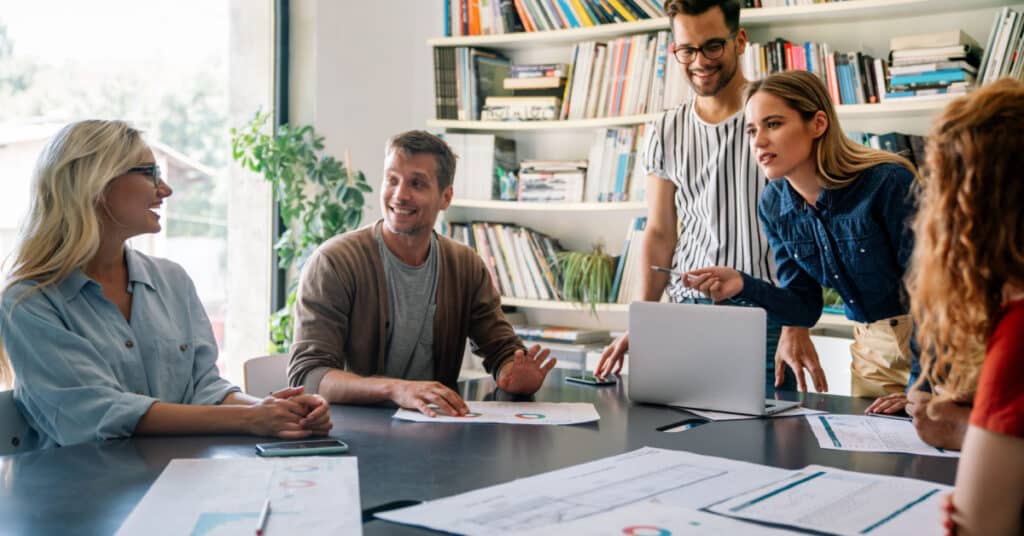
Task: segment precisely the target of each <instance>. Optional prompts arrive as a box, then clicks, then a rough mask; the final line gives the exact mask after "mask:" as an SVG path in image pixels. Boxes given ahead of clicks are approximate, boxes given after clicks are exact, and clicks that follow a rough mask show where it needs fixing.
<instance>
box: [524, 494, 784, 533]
mask: <svg viewBox="0 0 1024 536" xmlns="http://www.w3.org/2000/svg"><path fill="white" fill-rule="evenodd" d="M512 534H513V535H514V536H565V535H566V534H572V535H573V536H642V535H651V536H663V535H671V536H677V535H684V534H685V535H695V536H696V535H702V536H735V535H737V534H742V535H744V536H779V535H782V534H798V533H796V532H794V531H789V530H785V529H775V528H771V527H765V526H761V525H757V524H754V523H747V522H745V521H740V520H737V519H732V518H729V517H724V516H720V515H715V514H709V513H707V512H700V511H697V510H693V509H690V508H679V507H671V506H664V505H660V504H657V503H653V502H647V501H645V502H639V503H633V504H630V505H628V506H623V507H622V508H616V509H614V510H609V511H607V512H603V513H600V514H596V515H592V516H590V517H584V518H581V519H577V520H575V521H569V522H567V523H561V524H558V525H548V526H546V527H539V528H536V529H532V530H526V531H522V532H514V533H512Z"/></svg>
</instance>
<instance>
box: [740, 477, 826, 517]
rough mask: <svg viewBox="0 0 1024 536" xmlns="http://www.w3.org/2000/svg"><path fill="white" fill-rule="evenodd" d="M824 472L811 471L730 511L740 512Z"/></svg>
mask: <svg viewBox="0 0 1024 536" xmlns="http://www.w3.org/2000/svg"><path fill="white" fill-rule="evenodd" d="M824 474H825V471H818V472H817V473H811V474H810V475H808V476H805V477H804V478H801V479H800V480H797V481H796V482H792V483H790V484H786V485H785V486H782V487H781V488H779V489H776V490H774V491H772V492H770V493H766V494H764V495H762V496H760V497H755V498H753V499H750V500H749V501H747V502H745V503H743V504H738V505H736V506H733V507H732V508H730V509H729V511H730V512H739V511H740V510H743V509H745V508H747V507H749V506H753V505H755V504H757V503H759V502H761V501H763V500H765V499H769V498H771V497H774V496H776V495H778V494H780V493H782V492H784V491H787V490H790V489H793V488H795V487H797V486H799V485H800V484H803V483H805V482H807V481H810V480H814V479H815V478H818V477H819V476H822V475H824Z"/></svg>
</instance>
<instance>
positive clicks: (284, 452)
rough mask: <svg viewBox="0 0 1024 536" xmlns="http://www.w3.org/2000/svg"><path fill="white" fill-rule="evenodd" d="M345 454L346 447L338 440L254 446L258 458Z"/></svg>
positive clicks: (314, 440) (305, 440)
mask: <svg viewBox="0 0 1024 536" xmlns="http://www.w3.org/2000/svg"><path fill="white" fill-rule="evenodd" d="M346 452H348V445H347V444H346V443H345V442H344V441H341V440H339V439H304V440H302V441H281V442H277V443H260V444H258V445H256V454H258V455H260V456H315V455H318V454H344V453H346Z"/></svg>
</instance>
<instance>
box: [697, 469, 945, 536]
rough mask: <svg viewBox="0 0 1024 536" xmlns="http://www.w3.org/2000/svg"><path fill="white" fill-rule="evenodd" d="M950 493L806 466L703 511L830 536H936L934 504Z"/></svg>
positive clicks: (938, 527) (925, 484) (926, 485)
mask: <svg viewBox="0 0 1024 536" xmlns="http://www.w3.org/2000/svg"><path fill="white" fill-rule="evenodd" d="M952 490H953V488H951V487H950V486H944V485H941V484H935V483H932V482H926V481H923V480H914V479H910V478H900V477H892V476H879V475H869V474H863V473H854V472H851V471H842V470H839V469H832V468H829V467H821V466H816V465H810V466H807V467H805V468H804V469H803V470H801V471H800V472H799V474H796V475H793V476H792V477H790V478H788V479H786V480H785V481H783V482H778V483H775V484H772V485H770V486H767V487H764V488H761V489H758V490H755V491H751V492H749V493H744V494H743V495H739V496H737V497H733V498H732V499H729V500H728V501H725V502H722V503H719V504H716V505H714V506H711V507H710V508H709V510H710V511H712V512H717V513H720V514H723V515H729V516H734V517H740V518H744V519H752V520H755V521H765V522H771V523H778V524H784V525H788V526H792V527H798V528H804V529H811V530H818V531H823V532H828V533H831V534H844V535H846V534H851V535H852V534H868V535H871V536H874V535H883V536H884V535H904V534H922V535H925V534H942V533H944V532H945V531H944V529H943V527H942V521H941V519H940V516H941V514H940V509H939V505H940V503H941V501H942V500H943V497H944V496H945V495H946V494H947V493H949V492H951V491H952Z"/></svg>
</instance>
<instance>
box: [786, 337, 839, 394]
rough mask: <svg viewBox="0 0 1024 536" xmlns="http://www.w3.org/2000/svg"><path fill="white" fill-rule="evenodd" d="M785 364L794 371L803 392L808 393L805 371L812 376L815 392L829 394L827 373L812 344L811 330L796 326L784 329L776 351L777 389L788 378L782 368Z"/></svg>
mask: <svg viewBox="0 0 1024 536" xmlns="http://www.w3.org/2000/svg"><path fill="white" fill-rule="evenodd" d="M783 362H785V363H786V365H787V366H788V367H789V368H791V369H793V374H795V375H796V383H797V386H798V387H799V389H800V390H801V391H802V392H805V393H806V392H807V380H806V378H804V369H806V370H807V372H808V373H809V374H810V375H811V381H812V382H814V390H815V391H818V392H819V393H827V392H828V380H827V379H825V371H824V370H822V369H821V363H820V362H819V361H818V351H817V350H815V348H814V343H813V342H811V330H810V329H808V328H800V327H795V326H783V327H782V335H781V336H780V337H779V346H778V348H776V350H775V387H779V386H781V385H782V382H783V380H785V378H786V369H785V368H783V367H782V363H783Z"/></svg>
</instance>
